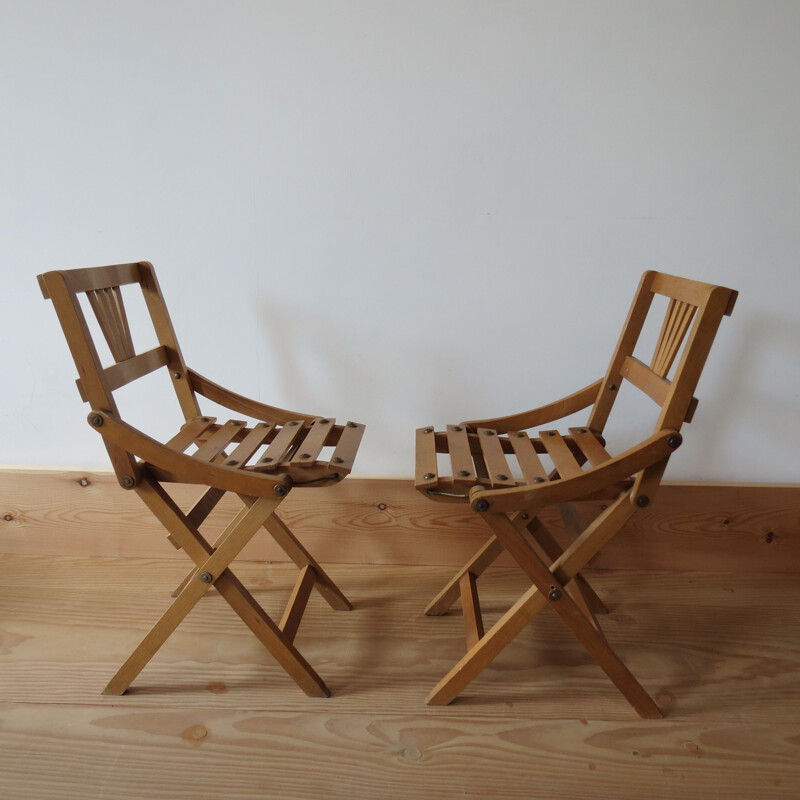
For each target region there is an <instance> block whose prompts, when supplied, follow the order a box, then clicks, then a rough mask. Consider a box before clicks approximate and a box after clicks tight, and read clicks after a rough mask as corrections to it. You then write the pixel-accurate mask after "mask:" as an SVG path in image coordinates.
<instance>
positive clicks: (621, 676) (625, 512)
mask: <svg viewBox="0 0 800 800" xmlns="http://www.w3.org/2000/svg"><path fill="white" fill-rule="evenodd" d="M635 510H636V509H635V506H634V504H633V503H632V502H631V495H630V494H629V493H628V492H626V493H625V494H623V495H622V496H621V497H620V498H618V499H617V500H616V501H615V502H614V503H612V504H611V505H610V506H609V507H608V508H607V509H606V510H605V511H603V512H601V514H600V515H599V516H598V517H597V518H596V519H595V520H594V521H593V522H592V523H591V524H590V525H589V526H588V527H587V528H585V530H584V531H583V532H582V533H581V534H580V535H579V536H578V538H577V539H575V541H574V542H572V544H571V545H570V546H569V547H567V549H566V550H564V551H563V552H561V553H560V555H558V557H557V558H556V559H555V561H554V562H553V563H552V564H551V565H550V567H548V566H547V565H546V564H545V563H544V562H543V561H542V559H541V558H540V557H539V555H538V553H537V552H536V550H535V549H534V547H533V546H532V544H531V542H530V541H529V540H528V538H527V536H526V535H525V532H524V528H526V527H530V525H529V524H526V523H527V521H526V520H522V519H521V518H522V515H521V514H519V513H517V514H514V515H513V516H512V517H509V516H508V515H507V514H505V513H491V512H488V513H485V514H484V515H483V516H484V518H485V519H486V522H487V523H488V525H489V527H490V528H491V530H492V532H493V534H494V537H493V539H490V540H489V542H488V543H487V544H486V545H485V546H484V548H482V550H481V551H479V553H478V554H477V555H476V556H475V558H473V560H472V562H471V564H472V566H473V568H474V569H472V570H470V569H468V567H469V566H470V565H467V567H465V569H464V570H462V571H461V572H460V573H459V576H460V577H459V576H456V579H454V581H451V584H453V583H454V582H455V587H456V588H455V589H453V588H452V586H451V584H448V587H445V589H444V590H443V592H442V593H440V595H439V597H437V599H436V600H434V603H432V604H431V606H430V607H429V611H428V613H431V608H441V607H442V605H443V604H444V603H446V602H447V599H449V597H450V595H453V599H455V597H457V595H458V592H460V593H461V595H462V599H463V600H464V607H465V616H471V617H474V616H475V612H476V610H477V601H476V594H475V590H474V582H475V579H476V577H477V574H479V573H476V572H475V570H476V569H477V570H479V571H483V570H484V569H485V568H486V566H488V564H490V563H491V562H492V561H493V560H494V559H495V558H496V557H497V555H499V553H500V552H502V550H503V549H506V550H508V551H509V553H511V555H512V557H513V558H514V560H515V561H516V562H517V563H518V564H519V566H520V567H521V568H522V569H523V570H524V571H525V573H526V574H527V575H528V577H529V578H530V579H531V581H532V583H533V585H532V586H531V588H530V589H528V590H527V591H526V592H525V593H524V594H523V595H522V596H521V597H520V598H519V600H517V602H516V603H514V605H513V606H512V607H511V608H510V609H509V610H508V611H507V612H506V613H505V614H504V615H503V616H502V617H501V618H500V619H499V620H498V621H497V622H496V623H495V625H494V626H493V627H492V628H491V630H489V631H488V632H486V633H483V631H482V625H480V624H478V625H477V626H476V630H477V635H473V636H472V637H471V639H472V643H471V646H470V647H469V650H468V652H467V654H466V655H465V656H464V657H463V658H462V659H461V660H460V661H459V662H458V664H456V665H455V667H453V669H451V670H450V672H449V673H448V674H447V675H446V676H445V677H444V678H443V679H442V680H441V681H440V682H439V684H438V685H437V686H436V687H435V688H434V689H433V691H432V692H431V693H430V695H429V696H428V703H430V704H432V705H447V704H448V703H450V702H451V701H452V700H454V699H455V698H456V697H457V696H458V695H459V694H460V693H461V692H462V691H463V690H464V689H465V688H466V687H467V686H468V685H469V684H470V683H471V682H472V681H473V680H474V679H475V678H476V677H477V676H478V675H479V674H480V673H481V672H482V671H483V670H484V669H485V668H486V667H487V666H488V665H489V664H490V663H491V662H492V661H493V660H494V658H495V657H496V656H497V655H498V653H500V651H501V650H503V648H505V647H506V645H508V644H510V642H511V641H512V640H513V639H514V638H515V637H516V636H517V634H519V633H520V631H522V629H523V628H524V627H525V626H526V625H527V624H528V623H529V622H530V621H531V620H532V619H533V618H534V617H535V616H536V615H537V614H538V613H539V612H540V611H541V610H542V609H543V608H544V607H545V606H547V605H550V606H552V607H553V609H554V610H555V611H556V612H557V613H558V614H559V616H560V617H561V618H562V619H563V620H564V622H565V623H566V624H567V626H568V627H569V628H570V629H571V630H572V632H573V633H574V634H575V636H576V638H577V639H578V640H579V641H580V642H581V644H583V646H584V647H585V648H586V650H587V651H588V652H589V654H590V655H591V656H592V657H593V658H594V660H595V661H596V662H597V663H598V664H599V665H600V667H601V668H602V669H603V671H604V672H605V673H606V675H608V677H609V678H610V679H611V681H612V682H613V683H614V685H615V686H616V687H617V688H618V689H619V690H620V692H622V694H623V695H624V696H625V698H626V699H627V700H628V702H629V703H630V704H631V705H632V706H633V707H634V709H635V710H636V711H637V712H638V713H639V715H640V716H642V717H645V718H651V719H655V718H658V717H660V716H661V711H660V710H659V708H658V706H657V705H656V704H655V702H654V701H653V699H652V698H651V697H650V696H649V695H648V694H647V692H645V690H644V689H643V688H642V686H641V684H639V682H638V681H637V680H636V678H634V676H633V675H632V674H631V672H630V671H629V670H628V668H627V667H626V666H625V664H624V663H623V662H622V661H621V660H620V658H619V657H618V656H617V655H616V653H615V652H614V651H613V650H612V649H611V647H610V646H609V644H608V642H607V641H606V640H605V637H604V636H603V634H602V633H601V632H600V631H599V629H598V627H597V625H596V622H595V620H594V619H593V617H592V615H591V613H590V612H589V609H588V605H589V603H588V602H587V603H585V604H582V603H581V602H580V601H576V599H575V597H576V596H578V595H580V592H574V593H572V594H571V593H570V592H569V591H568V587H569V585H570V583H571V582H573V581H574V580H575V578H576V577H577V576H578V574H579V572H580V570H581V569H583V568H584V567H585V566H586V564H587V563H588V562H589V560H590V559H591V558H593V557H594V556H595V555H596V554H597V553H598V552H599V551H600V549H601V548H602V547H603V546H604V545H605V544H606V543H607V542H608V541H609V540H610V539H611V538H612V537H613V536H614V535H615V534H616V533H617V531H618V530H619V529H620V528H621V527H622V526H623V525H624V524H625V522H626V521H627V520H628V519H629V518H630V516H631V515H632V514H633V513H634V511H635ZM540 544H541V543H540ZM543 549H544V548H543ZM559 549H560V548H559ZM454 592H455V594H454ZM445 593H447V596H446V597H443V596H444V595H445ZM437 601H438V602H439V605H438V606H436V603H437ZM450 602H452V600H451V601H450ZM582 605H583V607H582ZM434 613H435V611H434ZM438 613H442V612H441V611H438ZM478 613H479V612H478ZM469 638H470V637H468V640H469Z"/></svg>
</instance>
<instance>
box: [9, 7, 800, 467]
mask: <svg viewBox="0 0 800 800" xmlns="http://www.w3.org/2000/svg"><path fill="white" fill-rule="evenodd" d="M799 34H800V3H798V2H796V0H786V1H785V2H778V1H777V0H751V1H749V2H748V1H746V0H718V1H717V0H689V1H688V2H680V1H678V0H670V2H645V1H644V0H627V1H625V0H606V2H593V1H592V0H587V1H586V2H574V1H573V0H565V1H564V2H551V1H545V0H527V1H524V2H523V1H521V0H520V1H518V2H500V1H499V0H483V1H482V2H474V1H473V2H468V1H465V0H452V1H451V2H443V1H438V2H437V1H436V0H405V1H404V2H388V1H386V2H380V1H379V0H371V1H368V0H361V1H357V0H340V2H331V1H330V0H326V1H320V2H304V1H303V0H292V2H289V1H288V0H287V1H286V2H276V1H275V0H252V1H250V2H246V1H245V0H226V1H225V2H222V0H219V2H208V1H206V2H197V1H196V0H158V2H150V1H143V0H137V2H113V3H110V2H103V1H102V0H96V1H95V2H90V1H89V0H63V1H62V2H57V1H55V0H54V1H53V2H35V1H34V0H26V2H13V1H11V0H7V2H4V3H2V25H0V113H1V114H2V125H0V204H2V205H1V206H0V242H1V247H0V269H2V273H3V278H4V285H5V287H6V289H5V297H4V300H5V302H4V303H3V310H2V313H1V314H0V336H2V341H3V343H4V348H3V356H2V361H3V368H2V371H1V372H0V374H1V375H2V377H0V381H2V397H3V400H2V404H0V444H1V445H2V447H1V448H0V461H4V462H6V463H18V464H51V465H62V464H83V465H87V466H92V465H105V464H106V458H105V454H104V451H103V450H102V448H101V447H100V445H99V440H98V439H97V437H96V436H95V435H94V434H93V433H92V432H91V431H90V430H89V428H88V426H87V425H86V423H85V422H84V419H85V413H86V411H87V409H86V408H85V407H84V406H83V405H82V404H81V403H80V401H79V399H78V396H77V392H76V391H75V388H74V385H73V383H72V381H73V379H74V377H75V374H74V368H73V367H71V365H70V363H69V359H68V354H67V351H66V347H65V345H64V343H63V340H62V337H61V334H60V332H59V330H58V328H57V325H56V322H55V315H54V314H53V311H52V309H51V308H50V307H49V305H48V304H46V303H45V302H44V301H43V300H42V299H41V297H40V296H39V294H38V288H37V285H36V280H35V276H36V274H37V273H38V272H41V271H44V270H46V269H52V268H66V267H77V266H89V265H96V264H106V263H115V262H120V261H130V260H138V259H149V260H151V261H153V262H154V263H155V265H156V267H157V269H158V270H159V274H160V279H161V284H162V288H163V289H164V292H165V294H166V297H167V300H168V302H169V304H170V307H171V311H172V314H173V319H174V322H175V325H176V327H177V329H178V332H179V335H180V338H181V341H182V343H183V348H184V355H185V356H186V357H187V361H188V362H189V363H190V364H191V365H192V366H194V367H195V368H196V369H198V370H199V371H200V372H203V373H204V374H207V375H208V376H209V377H212V378H214V379H216V380H218V381H220V382H222V383H226V384H228V385H231V386H232V387H233V388H237V389H239V390H240V391H242V392H244V393H249V394H252V395H255V396H258V397H260V398H261V399H264V400H266V401H269V402H274V403H276V404H282V405H285V406H288V407H295V408H298V409H299V410H311V411H318V412H320V413H325V414H330V415H335V416H337V417H340V418H342V417H344V418H348V417H349V418H352V419H356V420H359V421H362V422H366V423H368V433H367V437H366V438H365V441H364V445H363V450H362V456H361V459H360V463H357V472H358V473H360V474H400V475H403V474H405V475H408V474H410V473H411V471H412V464H413V430H414V428H415V427H417V426H419V425H423V424H428V423H433V424H436V425H442V424H444V423H445V422H448V421H457V420H459V419H463V418H465V417H468V416H482V415H489V414H495V413H496V414H502V413H509V412H512V411H517V410H522V409H524V408H528V407H531V406H534V405H537V404H539V403H541V402H545V401H547V400H549V399H553V398H555V397H556V396H559V395H561V394H563V393H567V392H569V391H571V390H572V389H575V388H577V387H579V386H582V385H583V384H584V383H587V382H589V381H590V380H592V379H594V378H595V377H599V376H600V375H601V374H602V372H603V371H604V369H605V366H606V361H607V358H608V356H609V354H610V352H611V348H612V347H613V345H614V343H615V341H616V336H617V333H618V330H619V327H620V324H621V321H622V319H623V317H624V313H625V311H626V309H627V305H628V302H629V300H630V297H631V296H632V293H633V290H634V287H635V284H636V282H637V280H638V277H639V274H640V273H641V272H642V270H643V269H645V268H649V267H655V268H659V269H663V270H665V271H670V272H675V273H678V274H683V275H687V276H692V277H696V278H699V279H702V280H707V281H711V282H717V283H723V284H726V285H729V286H732V287H734V288H737V289H739V290H740V291H741V296H740V301H739V305H738V306H737V309H736V312H735V314H734V316H733V317H732V318H731V319H730V320H727V319H726V320H725V321H724V324H723V328H722V330H721V334H720V337H719V342H718V346H717V347H716V349H715V350H714V351H713V352H712V356H711V360H710V363H709V366H708V368H707V371H706V373H705V375H704V378H703V381H702V383H701V387H700V391H699V394H700V397H701V404H700V408H699V411H698V414H697V416H696V418H695V422H694V423H693V424H692V426H691V427H690V428H689V429H687V444H686V446H685V447H684V449H683V450H682V451H681V453H680V454H679V455H678V456H676V458H675V459H673V464H672V465H671V468H670V473H669V477H671V478H673V479H681V478H686V479H708V480H716V479H722V480H744V481H751V480H764V481H792V482H794V481H800V459H798V453H800V426H798V425H797V424H796V423H795V419H796V417H797V411H798V408H800V406H799V405H798V392H799V390H800V370H798V361H799V360H800V359H799V358H798V354H799V353H800V321H799V320H798V313H797V308H798V295H799V292H798V289H800V270H798V254H800V247H798V244H800V224H798V223H799V222H800V203H799V202H798V198H799V197H800V189H799V188H798V187H800V157H799V156H798V143H799V142H800V105H799V104H798V101H799V100H800V47H798V35H799ZM139 410H140V411H141V412H142V413H143V415H144V417H145V418H147V417H149V418H150V419H151V421H153V422H154V424H155V425H156V427H157V426H158V424H163V420H156V419H155V418H156V407H155V406H147V405H146V404H144V405H142V406H141V408H140V409H139Z"/></svg>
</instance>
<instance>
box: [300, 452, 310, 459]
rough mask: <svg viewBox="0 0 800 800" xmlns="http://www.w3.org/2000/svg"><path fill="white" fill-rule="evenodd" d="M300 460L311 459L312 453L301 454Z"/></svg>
mask: <svg viewBox="0 0 800 800" xmlns="http://www.w3.org/2000/svg"><path fill="white" fill-rule="evenodd" d="M300 458H311V453H300Z"/></svg>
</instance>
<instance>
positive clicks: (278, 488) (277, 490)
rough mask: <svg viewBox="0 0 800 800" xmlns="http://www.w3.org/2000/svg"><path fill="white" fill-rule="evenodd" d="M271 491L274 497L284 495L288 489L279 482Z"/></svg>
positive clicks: (287, 492)
mask: <svg viewBox="0 0 800 800" xmlns="http://www.w3.org/2000/svg"><path fill="white" fill-rule="evenodd" d="M272 491H273V492H274V493H275V496H276V497H286V495H287V494H289V490H288V489H287V488H286V487H285V486H284V485H283V484H282V483H279V484H278V485H277V486H276V487H275V488H274V489H273V490H272Z"/></svg>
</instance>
